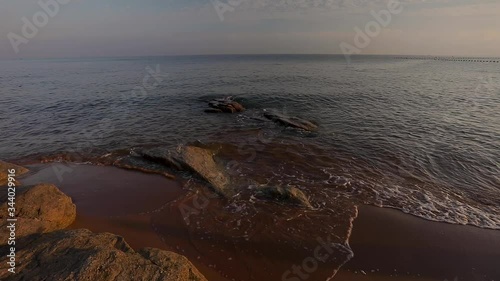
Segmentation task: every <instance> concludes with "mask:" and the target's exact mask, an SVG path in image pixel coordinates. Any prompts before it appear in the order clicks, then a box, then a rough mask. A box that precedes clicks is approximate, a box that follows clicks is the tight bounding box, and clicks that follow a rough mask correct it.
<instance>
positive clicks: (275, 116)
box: [264, 112, 318, 131]
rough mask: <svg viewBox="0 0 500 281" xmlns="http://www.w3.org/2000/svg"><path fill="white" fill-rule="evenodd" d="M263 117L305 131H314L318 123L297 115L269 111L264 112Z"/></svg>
mask: <svg viewBox="0 0 500 281" xmlns="http://www.w3.org/2000/svg"><path fill="white" fill-rule="evenodd" d="M264 117H266V118H267V119H269V120H271V121H274V122H276V123H278V124H280V125H282V126H285V127H293V128H297V129H302V130H305V131H315V130H316V129H318V125H316V124H314V123H312V122H311V121H308V120H305V119H302V118H299V117H290V116H286V115H283V114H280V113H271V112H265V113H264Z"/></svg>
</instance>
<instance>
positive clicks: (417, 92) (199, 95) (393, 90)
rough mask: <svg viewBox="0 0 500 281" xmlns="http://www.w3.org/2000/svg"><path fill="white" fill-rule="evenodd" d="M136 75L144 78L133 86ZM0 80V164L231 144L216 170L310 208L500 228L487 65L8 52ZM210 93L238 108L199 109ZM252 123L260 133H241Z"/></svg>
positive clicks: (499, 116) (492, 88)
mask: <svg viewBox="0 0 500 281" xmlns="http://www.w3.org/2000/svg"><path fill="white" fill-rule="evenodd" d="M158 70H159V71H158ZM157 71H158V72H157ZM156 72H157V73H156ZM152 73H154V75H151V74H152ZM143 82H146V83H147V85H148V87H146V89H144V91H139V90H137V89H138V88H137V87H140V86H142V85H143ZM0 85H1V86H0V96H1V97H2V110H1V113H0V128H1V131H2V134H3V137H2V138H1V139H0V159H5V160H16V159H30V158H32V159H38V158H39V157H40V156H45V155H53V154H57V153H66V152H67V153H75V152H76V153H79V154H82V155H83V154H88V155H90V154H96V155H103V154H106V153H111V152H113V151H117V150H129V149H132V148H138V147H143V146H154V145H175V144H179V143H186V142H191V141H195V140H200V141H203V142H206V143H212V144H218V145H219V146H220V147H221V149H222V150H224V149H225V148H224V147H225V146H226V145H229V144H232V145H235V146H236V147H238V149H237V150H234V149H232V150H231V149H229V150H227V151H226V154H227V155H229V157H228V158H231V157H230V155H231V153H232V154H233V155H235V154H237V155H236V156H235V159H239V160H238V161H241V162H242V163H241V165H237V167H236V168H234V167H228V169H233V168H234V169H235V171H232V172H234V174H237V175H238V176H240V177H242V178H243V177H245V178H248V177H250V178H255V181H269V182H276V183H292V184H297V185H300V186H301V187H302V188H303V189H305V190H307V191H309V194H311V197H312V199H313V201H316V202H317V203H321V202H322V200H331V201H332V202H334V201H335V200H352V201H354V202H359V203H369V204H375V205H378V206H387V207H394V208H398V209H401V210H403V211H405V212H407V213H411V214H414V215H417V216H421V217H424V218H427V219H431V220H438V221H447V222H451V223H460V224H472V225H476V226H481V227H488V228H497V229H499V228H500V162H499V161H500V64H498V63H467V62H452V61H434V60H403V59H398V58H395V57H389V56H360V57H356V58H354V60H353V63H352V64H351V65H347V64H346V62H345V60H344V58H343V57H342V56H323V55H321V56H320V55H318V56H313V55H310V56H309V55H304V56H298V55H297V56H287V55H283V56H277V55H269V56H190V57H148V58H113V59H58V60H16V61H0ZM134 88H135V89H136V91H135V93H134V92H133V89H134ZM223 96H234V97H235V98H236V99H237V100H238V101H240V102H241V103H242V104H243V105H244V106H245V107H247V109H248V110H247V111H246V112H244V113H242V114H238V115H209V114H206V113H204V112H203V110H204V109H205V108H206V105H207V101H209V100H210V99H212V98H216V97H223ZM263 111H277V112H280V113H284V114H287V115H291V116H300V117H302V118H305V119H308V120H311V121H313V122H316V123H317V124H319V130H318V131H317V132H315V133H304V132H299V131H296V130H293V129H283V128H280V127H279V126H277V125H276V124H274V123H272V122H270V121H266V120H264V119H263V118H262V113H263ZM255 130H257V131H259V132H261V133H263V135H265V136H267V137H266V138H267V139H266V140H265V141H262V140H258V139H256V138H255V136H251V134H252V133H251V132H254V131H255ZM230 152H231V153H230ZM222 154H224V151H223V153H222ZM324 204H326V203H324Z"/></svg>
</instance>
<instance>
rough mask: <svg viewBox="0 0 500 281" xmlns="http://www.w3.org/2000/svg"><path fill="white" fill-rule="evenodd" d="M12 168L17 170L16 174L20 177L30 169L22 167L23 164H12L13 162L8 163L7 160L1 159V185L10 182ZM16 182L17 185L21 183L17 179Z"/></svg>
mask: <svg viewBox="0 0 500 281" xmlns="http://www.w3.org/2000/svg"><path fill="white" fill-rule="evenodd" d="M10 169H14V170H15V173H14V174H15V176H16V177H19V176H21V175H23V174H25V173H27V172H28V171H29V170H28V169H26V168H24V167H21V166H18V165H15V164H11V163H7V162H4V161H2V160H0V186H6V185H7V184H8V183H9V181H8V178H9V170H10ZM15 183H16V185H19V182H18V181H16V182H15Z"/></svg>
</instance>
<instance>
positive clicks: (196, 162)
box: [138, 145, 230, 196]
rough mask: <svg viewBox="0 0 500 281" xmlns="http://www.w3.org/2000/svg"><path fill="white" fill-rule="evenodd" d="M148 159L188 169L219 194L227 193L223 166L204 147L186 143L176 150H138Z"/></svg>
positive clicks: (227, 180)
mask: <svg viewBox="0 0 500 281" xmlns="http://www.w3.org/2000/svg"><path fill="white" fill-rule="evenodd" d="M138 154H139V155H141V156H142V157H144V159H147V160H149V161H154V162H156V163H161V164H163V165H166V166H168V167H170V168H172V169H175V170H178V171H189V172H191V173H193V174H195V175H196V176H198V177H199V178H201V179H203V180H204V181H206V182H208V183H209V184H210V186H211V187H212V188H213V189H214V191H215V192H217V193H218V194H219V195H223V196H225V195H227V192H228V186H229V183H230V179H229V176H228V175H226V173H225V172H224V169H223V167H221V166H220V165H219V164H218V163H216V162H215V159H214V155H213V152H212V151H211V150H209V149H206V148H201V147H197V146H192V145H187V146H181V147H178V148H177V149H176V150H169V149H166V148H153V149H147V150H142V151H139V152H138Z"/></svg>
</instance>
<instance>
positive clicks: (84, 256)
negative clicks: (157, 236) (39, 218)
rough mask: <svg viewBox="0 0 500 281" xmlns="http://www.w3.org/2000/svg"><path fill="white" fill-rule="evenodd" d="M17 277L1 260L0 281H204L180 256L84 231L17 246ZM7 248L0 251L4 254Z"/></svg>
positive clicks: (47, 236)
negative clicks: (136, 248) (138, 248)
mask: <svg viewBox="0 0 500 281" xmlns="http://www.w3.org/2000/svg"><path fill="white" fill-rule="evenodd" d="M18 242H19V244H22V247H20V248H19V250H18V252H17V254H16V256H17V266H16V274H12V273H10V272H8V271H7V268H8V265H7V263H6V259H5V258H4V257H2V261H1V265H0V269H1V271H0V279H1V280H9V281H17V280H30V281H37V280H75V281H76V280H89V281H90V280H92V281H93V280H101V281H114V280H123V281H128V280H130V281H136V280H148V281H206V280H207V279H206V278H205V277H204V276H203V275H202V274H201V273H200V272H199V271H198V270H197V269H196V268H195V267H194V266H193V265H192V264H191V262H189V260H188V259H187V258H186V257H184V256H181V255H178V254H175V253H173V252H168V251H163V250H159V249H153V248H144V249H141V250H139V251H137V252H136V251H134V250H133V249H132V248H131V247H130V246H129V245H128V244H127V243H126V242H125V240H124V239H123V238H122V237H120V236H117V235H114V234H111V233H99V234H96V233H92V232H91V231H89V230H86V229H78V230H60V231H56V232H52V233H48V234H43V235H31V236H29V237H25V238H23V239H21V240H20V241H18ZM8 247H10V246H8V245H4V246H1V247H0V249H1V250H2V252H6V251H7V249H8Z"/></svg>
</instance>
